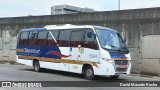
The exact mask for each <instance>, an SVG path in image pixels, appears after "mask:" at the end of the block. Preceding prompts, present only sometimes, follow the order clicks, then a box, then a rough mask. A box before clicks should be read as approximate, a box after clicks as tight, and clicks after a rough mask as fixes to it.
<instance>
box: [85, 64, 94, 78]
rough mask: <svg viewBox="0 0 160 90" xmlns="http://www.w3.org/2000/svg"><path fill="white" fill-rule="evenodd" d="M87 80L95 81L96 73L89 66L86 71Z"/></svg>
mask: <svg viewBox="0 0 160 90" xmlns="http://www.w3.org/2000/svg"><path fill="white" fill-rule="evenodd" d="M84 74H85V78H86V79H88V80H93V79H94V71H93V68H92V67H91V66H87V67H86V70H85V73H84Z"/></svg>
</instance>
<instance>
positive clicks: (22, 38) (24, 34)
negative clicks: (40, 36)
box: [19, 32, 29, 46]
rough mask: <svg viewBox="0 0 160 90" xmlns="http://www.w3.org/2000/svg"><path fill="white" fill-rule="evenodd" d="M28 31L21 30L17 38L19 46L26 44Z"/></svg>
mask: <svg viewBox="0 0 160 90" xmlns="http://www.w3.org/2000/svg"><path fill="white" fill-rule="evenodd" d="M28 35H29V32H22V33H21V35H20V38H19V46H21V45H27V44H28Z"/></svg>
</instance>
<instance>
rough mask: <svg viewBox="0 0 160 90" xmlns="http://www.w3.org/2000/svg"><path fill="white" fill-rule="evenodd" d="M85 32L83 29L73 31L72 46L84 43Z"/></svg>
mask: <svg viewBox="0 0 160 90" xmlns="http://www.w3.org/2000/svg"><path fill="white" fill-rule="evenodd" d="M83 34H84V33H83V31H82V30H75V31H72V32H71V41H70V47H78V45H82V39H83Z"/></svg>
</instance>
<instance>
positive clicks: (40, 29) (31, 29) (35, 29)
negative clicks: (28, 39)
mask: <svg viewBox="0 0 160 90" xmlns="http://www.w3.org/2000/svg"><path fill="white" fill-rule="evenodd" d="M43 30H47V29H46V28H29V29H22V30H20V32H26V31H43Z"/></svg>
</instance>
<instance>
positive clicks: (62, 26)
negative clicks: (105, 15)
mask: <svg viewBox="0 0 160 90" xmlns="http://www.w3.org/2000/svg"><path fill="white" fill-rule="evenodd" d="M74 28H92V29H94V28H99V29H107V30H111V31H115V30H113V29H110V28H107V27H102V26H95V25H71V24H65V25H47V26H45V27H44V28H29V29H22V30H21V31H20V32H26V31H43V30H58V29H74ZM115 32H117V31H115Z"/></svg>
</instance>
